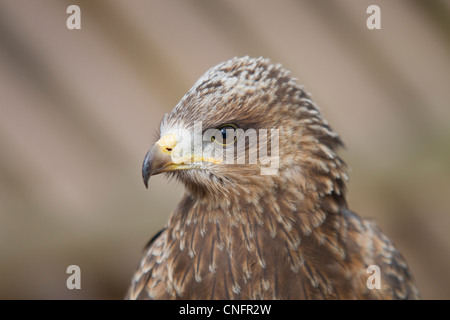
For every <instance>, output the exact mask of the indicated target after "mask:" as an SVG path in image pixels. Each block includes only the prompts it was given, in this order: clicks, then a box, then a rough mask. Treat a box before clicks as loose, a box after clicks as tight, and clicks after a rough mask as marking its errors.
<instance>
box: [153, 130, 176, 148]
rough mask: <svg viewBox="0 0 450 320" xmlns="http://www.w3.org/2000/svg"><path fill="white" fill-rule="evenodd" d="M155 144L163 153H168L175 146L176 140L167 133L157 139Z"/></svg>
mask: <svg viewBox="0 0 450 320" xmlns="http://www.w3.org/2000/svg"><path fill="white" fill-rule="evenodd" d="M156 144H159V145H160V146H161V147H162V149H163V150H164V151H165V152H170V151H172V149H173V148H175V146H176V145H177V138H176V137H175V135H174V134H173V133H169V134H166V135H165V136H164V137H162V138H161V139H159V140H158V141H157V142H156ZM167 149H170V150H167Z"/></svg>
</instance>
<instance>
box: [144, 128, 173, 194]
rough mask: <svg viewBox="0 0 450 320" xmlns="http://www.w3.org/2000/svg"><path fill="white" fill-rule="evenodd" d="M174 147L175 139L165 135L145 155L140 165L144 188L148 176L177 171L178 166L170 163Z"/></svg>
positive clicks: (146, 184)
mask: <svg viewBox="0 0 450 320" xmlns="http://www.w3.org/2000/svg"><path fill="white" fill-rule="evenodd" d="M175 145H176V139H175V137H174V136H173V135H167V136H164V137H162V138H161V139H159V140H158V141H157V142H156V143H155V144H154V145H153V147H152V148H151V149H150V151H149V152H148V153H147V155H146V156H145V159H144V163H143V165H142V178H143V179H144V184H145V187H146V188H148V180H149V179H150V176H152V175H155V174H159V173H163V172H168V171H173V170H176V169H177V167H178V165H177V164H175V163H173V161H172V149H173V148H174V147H175Z"/></svg>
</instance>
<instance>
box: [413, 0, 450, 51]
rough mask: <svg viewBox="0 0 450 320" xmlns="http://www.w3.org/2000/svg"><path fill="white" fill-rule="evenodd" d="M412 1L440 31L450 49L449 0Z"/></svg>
mask: <svg viewBox="0 0 450 320" xmlns="http://www.w3.org/2000/svg"><path fill="white" fill-rule="evenodd" d="M412 3H413V4H414V5H415V6H417V8H418V9H420V10H421V12H423V14H422V16H424V17H426V18H427V19H428V22H429V24H430V25H432V26H433V27H434V28H435V29H436V31H438V32H440V33H441V35H442V37H441V38H442V39H443V41H445V44H446V47H447V49H448V50H449V51H450V9H449V8H450V7H449V4H448V1H447V5H445V3H444V1H442V0H428V1H422V0H414V1H412Z"/></svg>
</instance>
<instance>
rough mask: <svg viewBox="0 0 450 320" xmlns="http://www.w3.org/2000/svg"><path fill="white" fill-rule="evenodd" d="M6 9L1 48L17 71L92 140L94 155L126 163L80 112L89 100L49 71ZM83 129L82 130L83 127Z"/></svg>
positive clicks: (1, 11) (0, 17) (1, 13)
mask: <svg viewBox="0 0 450 320" xmlns="http://www.w3.org/2000/svg"><path fill="white" fill-rule="evenodd" d="M6 12H7V11H6V10H5V8H3V6H2V4H0V50H1V51H3V52H4V54H5V55H4V56H5V57H6V59H7V60H9V62H10V63H12V64H13V65H14V66H15V67H16V69H17V70H18V72H20V73H22V74H24V75H25V76H26V77H25V78H26V79H27V81H28V82H29V83H30V84H31V85H33V86H35V87H37V88H38V89H39V91H41V92H43V93H44V94H45V96H46V97H47V98H48V99H49V101H50V102H51V103H48V104H46V107H47V108H51V111H52V112H54V113H55V114H58V115H59V116H61V118H62V119H64V123H65V125H66V126H70V127H71V129H73V130H74V132H77V134H79V135H80V136H82V137H83V140H84V141H89V143H87V144H86V147H87V148H89V152H90V154H91V155H93V156H97V157H98V158H99V159H103V158H105V157H108V158H109V159H110V162H109V163H108V165H111V166H114V165H121V164H123V163H125V158H123V156H122V154H121V153H120V152H117V147H116V146H115V145H113V143H112V142H110V139H109V138H108V137H106V136H103V135H102V131H101V130H98V128H99V127H100V126H99V125H98V123H96V122H95V121H94V119H93V118H91V117H89V116H88V115H87V114H85V113H83V112H81V111H80V110H81V108H80V107H79V106H80V105H84V104H85V103H86V102H84V101H83V100H82V98H81V97H80V96H79V95H77V94H76V93H75V92H73V90H72V88H70V86H68V85H66V84H65V83H64V81H61V79H60V78H57V77H56V76H55V75H53V74H52V73H51V72H50V68H49V67H48V66H47V65H46V64H45V62H44V61H43V59H41V58H40V57H39V53H38V52H36V50H34V48H32V47H31V46H29V45H28V44H27V43H26V40H25V37H23V36H22V35H21V34H18V33H17V31H16V30H17V28H15V27H14V21H13V17H11V16H9V15H7V14H6ZM80 128H82V130H80Z"/></svg>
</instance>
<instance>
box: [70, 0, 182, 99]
mask: <svg viewBox="0 0 450 320" xmlns="http://www.w3.org/2000/svg"><path fill="white" fill-rule="evenodd" d="M62 5H64V4H62ZM79 5H80V6H82V8H83V14H86V15H88V16H90V18H89V19H91V20H93V21H95V22H96V27H98V28H99V30H101V32H102V33H103V34H104V35H105V36H106V37H107V38H108V40H109V41H110V42H111V44H113V45H115V46H116V50H117V52H119V53H121V54H122V55H123V57H124V59H125V61H126V62H127V63H128V64H129V65H130V67H131V68H132V70H134V72H135V73H136V74H137V75H138V76H139V77H140V78H141V79H142V80H143V81H144V83H148V85H149V86H150V87H152V88H154V93H155V94H156V95H159V97H160V98H161V99H162V100H163V101H166V102H167V103H168V105H172V104H173V103H174V100H176V99H178V96H179V93H181V92H182V93H184V91H185V90H186V88H187V87H188V84H189V83H188V81H187V80H183V79H180V78H181V73H180V72H178V70H176V69H175V65H174V64H172V63H171V62H170V61H168V60H167V58H166V56H165V54H164V52H163V50H161V49H160V48H158V47H157V46H156V45H154V43H153V42H152V40H151V39H149V34H148V33H145V31H143V30H141V29H139V28H137V27H135V26H133V24H132V22H131V21H130V20H129V18H128V17H127V16H126V15H124V14H122V13H121V12H120V10H119V9H118V7H117V5H115V4H114V3H113V2H104V1H79ZM162 31H163V30H162Z"/></svg>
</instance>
